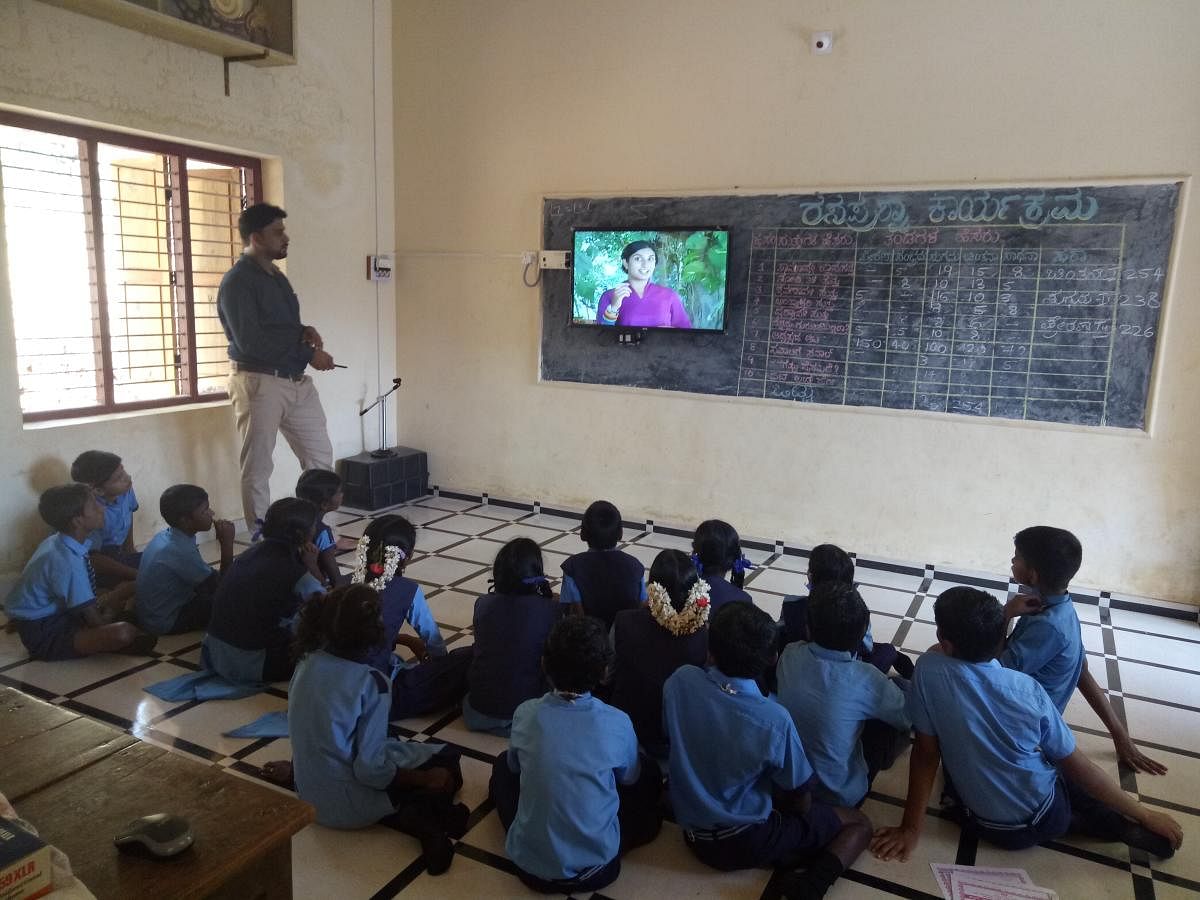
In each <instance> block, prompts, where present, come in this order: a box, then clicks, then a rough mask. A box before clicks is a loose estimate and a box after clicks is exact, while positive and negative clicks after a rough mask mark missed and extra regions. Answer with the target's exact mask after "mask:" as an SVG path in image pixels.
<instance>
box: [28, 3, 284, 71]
mask: <svg viewBox="0 0 1200 900" xmlns="http://www.w3.org/2000/svg"><path fill="white" fill-rule="evenodd" d="M41 2H43V3H48V4H50V5H51V6H58V7H62V8H63V9H69V10H71V11H73V12H77V13H82V14H83V15H86V16H92V17H93V18H96V19H103V20H104V21H106V22H112V23H113V24H115V25H122V26H124V27H125V28H131V29H133V30H134V31H140V32H142V33H143V34H150V35H154V36H155V37H160V38H163V39H164V40H168V41H173V42H174V43H177V44H184V45H185V46H188V47H195V48H196V49H197V50H203V51H205V52H207V53H213V54H216V55H217V56H220V57H222V58H223V59H227V60H228V59H238V61H240V62H247V63H249V64H250V65H252V66H290V65H295V63H296V57H295V56H293V55H291V54H289V53H283V52H281V51H279V50H272V49H271V48H269V47H265V46H263V45H262V44H256V43H254V42H253V41H247V40H242V39H241V38H237V37H233V36H232V35H228V34H222V33H221V32H219V31H213V30H212V29H209V28H205V27H204V26H202V25H196V24H193V23H192V22H185V21H183V20H182V19H177V18H175V17H174V16H169V15H167V14H166V13H162V12H159V11H158V10H155V9H149V8H148V7H146V6H143V5H139V4H138V3H136V2H133V0H41ZM263 53H265V54H266V56H263V57H262V58H255V59H245V57H258V56H261V54H263Z"/></svg>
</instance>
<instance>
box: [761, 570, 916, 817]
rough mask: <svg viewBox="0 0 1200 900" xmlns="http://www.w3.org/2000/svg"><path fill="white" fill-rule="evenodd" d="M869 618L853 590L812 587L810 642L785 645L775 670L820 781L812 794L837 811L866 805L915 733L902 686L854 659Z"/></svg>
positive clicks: (780, 691) (828, 584)
mask: <svg viewBox="0 0 1200 900" xmlns="http://www.w3.org/2000/svg"><path fill="white" fill-rule="evenodd" d="M870 619H871V613H870V611H869V610H868V609H867V605H866V603H864V602H863V599H862V597H861V596H860V595H859V593H858V591H857V590H856V589H855V588H854V587H853V586H852V585H849V584H839V583H837V582H826V583H824V584H821V585H819V586H818V587H815V588H813V592H812V595H811V596H810V597H809V598H808V625H809V633H810V635H811V637H812V642H811V643H807V644H805V643H801V642H799V641H797V642H795V643H792V644H788V645H787V647H786V649H784V651H783V655H782V656H781V657H780V658H779V667H778V669H777V677H778V682H779V689H778V695H777V696H778V698H779V702H780V703H782V704H783V707H784V708H785V709H786V710H787V711H788V712H789V713H791V715H792V721H793V722H795V723H796V730H797V731H798V732H799V733H800V740H801V741H802V742H803V744H804V750H805V752H806V753H807V755H808V758H809V761H810V762H811V763H812V767H813V768H814V769H815V770H816V773H817V778H818V779H819V784H818V785H817V787H816V788H815V789H814V790H815V793H816V795H817V796H818V797H820V798H821V799H822V800H825V801H826V802H828V803H833V804H837V805H839V806H858V805H860V804H861V803H862V802H863V800H864V799H865V798H866V796H867V790H868V789H869V788H870V786H871V781H872V780H873V779H874V777H875V775H876V774H877V773H878V772H879V771H880V770H881V769H887V768H890V767H891V765H892V764H893V763H894V762H895V761H896V758H897V757H898V756H899V755H900V753H902V752H903V751H904V750H905V748H907V747H908V743H909V740H908V734H909V730H910V729H911V728H912V722H911V721H910V720H909V717H908V711H907V709H906V708H905V706H906V701H905V697H904V691H903V690H902V689H901V687H900V686H899V685H898V684H897V682H895V681H893V680H891V679H889V678H888V677H887V676H886V675H884V674H883V673H882V672H880V671H879V669H877V668H876V667H875V666H873V665H871V664H870V663H868V662H863V661H862V660H860V659H856V658H855V655H856V653H857V651H858V649H859V647H860V646H861V644H862V638H863V635H864V634H866V631H867V624H868V622H870ZM900 683H901V684H903V685H904V686H907V682H903V681H901V682H900Z"/></svg>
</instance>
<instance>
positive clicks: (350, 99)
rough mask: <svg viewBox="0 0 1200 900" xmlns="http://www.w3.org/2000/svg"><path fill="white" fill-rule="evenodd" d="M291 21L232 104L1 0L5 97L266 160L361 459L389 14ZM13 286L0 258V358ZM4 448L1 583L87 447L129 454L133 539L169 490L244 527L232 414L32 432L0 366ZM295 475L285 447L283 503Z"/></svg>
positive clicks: (386, 226) (386, 127) (388, 218)
mask: <svg viewBox="0 0 1200 900" xmlns="http://www.w3.org/2000/svg"><path fill="white" fill-rule="evenodd" d="M296 10H297V15H296V23H297V35H296V37H297V44H296V46H297V50H296V56H297V59H298V64H297V65H295V66H288V67H283V68H271V69H267V68H262V69H256V68H251V67H248V66H241V65H235V66H233V67H232V74H231V84H232V97H225V96H224V85H223V79H222V72H221V68H222V66H221V60H220V58H219V57H217V56H212V55H210V54H207V53H203V52H200V51H198V50H192V49H190V48H186V47H182V46H179V45H176V44H172V43H168V42H166V41H163V40H160V39H157V38H152V37H148V36H145V35H142V34H138V33H136V32H133V31H129V30H127V29H124V28H120V27H117V26H115V25H110V24H107V23H105V22H100V21H97V20H95V19H92V18H88V17H85V16H81V15H78V14H76V13H72V12H67V11H64V10H61V9H57V8H53V7H50V6H46V5H44V4H42V3H38V2H34V0H5V2H2V3H0V104H3V105H4V106H7V107H10V108H17V109H23V110H27V111H36V112H40V113H43V114H47V115H53V116H59V117H73V118H77V119H81V120H85V121H88V122H92V123H96V124H99V125H104V126H108V127H114V128H119V129H124V130H132V131H137V132H142V133H149V134H154V135H159V136H166V137H170V138H175V139H178V140H181V141H185V142H191V143H200V144H205V145H209V146H215V147H222V148H229V149H234V150H238V151H242V152H249V153H252V154H254V155H259V156H267V157H271V159H272V161H271V163H270V164H269V166H268V172H267V192H266V199H267V200H269V201H272V202H275V203H280V204H281V205H283V206H285V207H286V208H287V211H288V214H289V217H288V231H289V232H290V233H291V235H292V245H291V259H289V261H288V263H287V270H288V275H289V277H290V278H291V280H292V283H293V285H294V287H295V288H296V291H297V293H298V294H299V296H300V301H301V309H302V312H303V314H304V317H305V320H306V321H308V322H311V323H312V324H314V325H316V326H317V328H318V329H319V330H320V331H321V333H322V336H323V337H324V338H325V341H326V346H327V348H328V349H329V350H330V351H331V352H332V353H333V354H334V357H335V358H336V359H338V360H339V361H340V362H343V363H346V364H348V365H349V366H350V368H349V369H347V370H337V371H335V372H334V373H323V374H319V375H318V376H317V377H318V384H319V386H320V391H321V395H322V398H323V400H324V405H325V410H326V414H327V415H328V418H329V422H330V433H331V436H332V438H333V444H334V453H335V456H338V457H341V456H345V455H349V454H353V453H357V452H359V451H360V450H362V449H363V447H364V435H363V434H362V431H361V425H360V422H359V418H358V414H357V413H358V410H359V408H360V407H359V403H360V400H361V398H363V397H365V396H368V395H369V396H370V397H374V396H375V394H376V393H377V390H376V385H377V381H378V379H377V372H376V368H377V365H376V334H377V332H378V329H377V326H376V296H377V288H376V286H375V285H372V284H370V283H369V282H367V280H366V277H365V259H366V255H367V254H368V253H372V252H375V251H376V250H377V249H379V250H382V251H385V252H386V251H390V250H391V248H392V242H393V237H394V236H393V223H394V221H395V213H394V208H393V205H392V204H393V197H394V192H393V179H392V172H393V165H392V160H391V153H392V121H391V117H392V97H391V87H392V78H391V27H392V26H391V5H390V2H389V0H361V2H358V0H356V2H354V3H337V4H333V3H327V2H324V0H297V2H296ZM373 74H374V75H375V78H374V81H375V82H376V89H375V91H374V92H373V91H372V82H373V77H372V76H373ZM377 108H378V111H379V112H378V114H379V116H380V118H379V122H378V124H376V122H375V117H376V114H377ZM376 139H378V142H377V143H376ZM377 164H378V167H379V172H380V178H379V185H378V187H379V191H378V209H377V204H376V196H377V193H376V176H375V167H376V165H377ZM377 223H378V230H379V236H378V243H377V237H376V230H377ZM0 243H2V242H0ZM8 291H9V287H8V279H7V276H6V275H5V273H4V269H3V259H2V257H0V354H3V356H4V357H5V358H7V359H10V360H11V359H12V358H13V335H12V318H11V315H10V313H9V310H10V307H11V298H10V297H9V294H8ZM378 291H379V297H380V299H381V301H382V303H381V305H382V308H383V310H384V316H383V323H382V324H383V334H384V335H385V338H384V339H383V341H382V345H383V346H382V356H383V364H382V368H383V370H384V377H385V380H386V381H388V382H389V383H390V380H391V377H392V375H391V372H392V369H393V367H394V365H395V344H394V341H392V340H391V338H390V335H391V334H392V333H393V332H394V330H395V322H394V318H393V316H392V312H391V310H392V308H393V291H392V288H391V287H390V286H384V287H382V288H379V289H378ZM376 421H377V420H376V419H374V418H370V419H369V424H370V428H369V429H368V432H367V434H366V436H365V441H366V446H368V447H369V448H374V447H375V446H376V443H377V440H378V438H377V427H376V424H375V423H376ZM0 446H3V448H4V450H3V454H2V456H0V460H2V461H0V484H2V485H3V487H2V488H0V521H4V522H6V523H9V530H8V534H9V535H10V538H9V539H8V540H6V541H5V542H4V544H3V546H2V547H0V572H12V571H13V570H15V569H19V568H20V566H21V565H22V564H23V563H24V561H25V559H26V558H27V556H28V553H29V551H30V549H31V548H32V546H33V545H34V544H35V543H36V542H37V541H38V540H40V539H41V537H42V536H43V535H44V534H45V533H46V528H45V526H44V525H42V523H41V522H40V520H39V519H38V517H37V512H36V500H37V495H38V493H39V492H40V491H41V490H43V489H44V488H46V487H48V486H50V485H52V484H56V483H59V482H62V481H64V480H67V472H68V469H69V466H70V463H71V460H72V459H73V458H74V457H75V455H76V454H77V453H78V452H79V451H81V450H84V449H87V448H89V447H96V448H102V449H108V450H112V451H114V452H116V453H119V454H120V455H121V456H123V457H124V459H125V464H126V467H127V468H128V469H129V471H130V473H131V474H132V475H133V477H134V482H135V486H136V489H137V491H138V496H139V499H140V501H141V505H142V512H140V513H139V514H138V516H137V519H136V538H137V539H138V540H139V542H140V541H144V540H146V539H148V538H149V537H150V536H151V535H152V534H153V533H154V531H155V530H157V529H158V528H160V527H161V525H162V523H161V521H160V520H159V517H158V496H159V494H160V493H161V492H162V490H163V489H164V488H166V487H167V486H168V485H170V484H173V483H175V482H179V481H192V482H196V483H198V484H201V485H204V486H205V487H207V488H208V490H209V492H210V494H211V495H212V498H213V506H214V507H215V508H216V509H217V510H218V512H219V513H220V514H222V515H225V516H228V517H229V518H240V516H241V508H240V507H241V503H240V499H239V490H238V472H237V448H236V443H235V436H234V428H233V418H232V413H231V411H230V409H229V408H228V406H227V405H223V406H220V407H215V408H213V407H209V408H205V409H203V410H192V411H180V412H170V413H160V414H149V415H137V416H131V417H127V418H119V419H108V420H104V421H96V422H88V423H82V424H71V425H60V426H57V427H52V428H44V427H39V428H37V429H27V428H24V427H23V426H22V423H21V414H20V407H19V406H18V403H17V379H16V369H15V366H13V365H12V364H11V363H10V364H8V365H6V366H0ZM298 473H299V466H298V464H297V462H296V459H295V457H294V456H292V455H291V453H290V451H289V450H288V449H287V447H286V445H285V444H284V442H283V441H282V440H281V441H280V444H279V448H278V449H277V451H276V472H275V477H274V478H273V479H272V491H273V494H274V496H277V497H278V496H285V495H287V494H290V493H291V490H292V488H293V487H294V486H295V480H296V476H297V474H298ZM14 525H15V528H14V527H13V526H14Z"/></svg>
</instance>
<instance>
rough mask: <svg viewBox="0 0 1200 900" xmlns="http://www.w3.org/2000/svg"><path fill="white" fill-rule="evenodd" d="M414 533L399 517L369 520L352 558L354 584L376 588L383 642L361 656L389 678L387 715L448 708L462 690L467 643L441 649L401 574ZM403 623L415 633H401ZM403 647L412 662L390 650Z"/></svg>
mask: <svg viewBox="0 0 1200 900" xmlns="http://www.w3.org/2000/svg"><path fill="white" fill-rule="evenodd" d="M416 539H417V532H416V529H415V528H413V526H412V523H411V522H409V521H408V519H406V518H404V517H403V516H397V515H385V516H379V517H378V518H377V519H374V520H373V521H372V522H371V524H370V525H368V526H367V530H366V532H365V533H364V534H363V536H362V537H361V538H360V539H359V541H358V549H357V550H356V551H355V556H354V574H353V575H351V581H352V582H353V583H354V584H366V585H367V586H368V587H370V588H372V589H374V590H376V591H378V592H379V602H380V605H381V606H382V609H383V640H382V641H380V642H379V644H378V645H377V646H375V647H373V648H372V649H371V651H370V652H369V653H368V654H367V656H366V658H365V660H364V661H365V662H366V663H367V665H369V666H373V667H374V668H376V669H378V670H379V671H380V672H383V674H385V675H387V676H388V677H389V678H390V679H391V680H392V718H393V719H407V718H410V717H412V716H422V715H425V714H427V713H431V712H434V711H435V710H438V709H443V708H445V707H448V706H451V705H453V704H455V703H457V702H458V701H459V700H461V699H462V698H463V694H465V693H466V691H467V667H468V666H470V665H471V656H472V651H471V648H470V647H460V648H459V649H457V650H454V651H453V652H450V653H447V652H446V642H445V641H444V640H443V639H442V632H441V631H440V630H439V629H438V625H437V622H435V621H434V620H433V613H431V612H430V611H429V604H428V603H427V602H426V600H425V593H424V592H423V591H422V590H421V586H420V585H418V584H417V583H416V582H415V581H411V580H409V579H407V578H405V577H403V573H404V567H405V566H406V565H407V563H408V561H409V560H410V559H412V554H413V546H414V544H415V543H416ZM405 622H408V623H409V624H410V625H412V627H413V629H414V630H415V631H416V632H417V633H416V634H415V635H412V634H401V633H400V629H401V628H402V627H403V626H404V623H405ZM397 644H399V645H401V646H403V647H407V648H408V649H409V651H411V652H412V655H413V657H414V658H415V660H416V662H414V663H411V664H408V663H405V662H403V661H402V660H401V659H400V658H399V657H398V656H397V655H396V654H395V652H393V651H394V650H395V648H396V645H397Z"/></svg>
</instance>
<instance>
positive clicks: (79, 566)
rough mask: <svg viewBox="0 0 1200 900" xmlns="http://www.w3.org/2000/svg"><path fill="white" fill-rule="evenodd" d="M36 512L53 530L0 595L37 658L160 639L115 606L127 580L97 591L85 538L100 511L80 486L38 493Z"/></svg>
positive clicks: (144, 647) (146, 647)
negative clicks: (117, 617)
mask: <svg viewBox="0 0 1200 900" xmlns="http://www.w3.org/2000/svg"><path fill="white" fill-rule="evenodd" d="M38 513H39V514H40V515H41V517H42V518H43V519H44V520H45V522H46V524H47V525H49V526H50V527H51V528H53V529H55V533H54V534H52V535H50V536H49V537H48V538H46V539H45V540H44V541H42V542H41V543H40V544H38V547H37V549H36V550H35V551H34V552H33V556H32V557H31V558H30V560H29V562H28V563H26V564H25V569H24V570H23V571H22V572H21V578H20V580H18V581H17V583H16V584H15V585H14V586H13V589H12V590H11V591H9V593H8V596H7V597H5V598H4V611H5V613H6V614H7V615H8V617H9V619H11V620H12V622H13V623H14V624H15V625H16V628H17V633H18V634H20V635H21V643H23V644H24V645H25V649H26V650H28V651H29V655H30V656H32V657H33V658H34V659H43V660H59V659H74V658H75V657H78V656H90V655H92V654H93V653H122V652H127V653H139V654H140V653H149V652H150V651H151V650H152V649H153V648H154V644H155V641H156V640H157V638H155V637H154V635H152V634H144V633H143V632H141V631H139V630H138V629H137V628H135V627H134V626H133V625H131V624H129V623H128V622H114V621H113V609H114V607H115V608H116V609H117V610H120V609H122V608H123V607H124V605H125V603H126V601H127V599H128V597H129V596H130V595H132V588H133V584H132V583H128V584H127V585H125V586H123V587H122V588H118V589H117V590H115V591H113V592H112V593H111V594H108V595H102V596H97V594H96V577H95V573H93V571H92V564H91V560H90V558H89V556H88V548H89V544H88V536H89V535H90V534H92V533H93V532H95V531H96V530H97V529H99V528H101V527H103V525H104V508H103V507H102V506H101V505H100V502H99V501H98V500H97V498H96V494H95V492H94V491H93V490H92V489H91V488H90V487H88V486H87V485H85V484H64V485H60V486H59V487H52V488H50V489H49V490H47V491H44V492H43V493H42V496H41V498H40V499H39V500H38Z"/></svg>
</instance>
